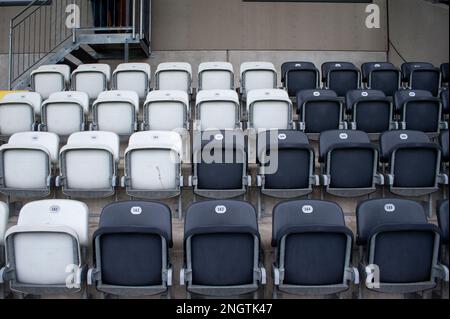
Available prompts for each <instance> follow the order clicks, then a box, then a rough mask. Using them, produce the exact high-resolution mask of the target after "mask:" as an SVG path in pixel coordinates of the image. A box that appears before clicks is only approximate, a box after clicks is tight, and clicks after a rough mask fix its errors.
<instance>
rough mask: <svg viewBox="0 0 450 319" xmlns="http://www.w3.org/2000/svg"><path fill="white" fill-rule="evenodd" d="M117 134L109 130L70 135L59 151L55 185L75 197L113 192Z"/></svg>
mask: <svg viewBox="0 0 450 319" xmlns="http://www.w3.org/2000/svg"><path fill="white" fill-rule="evenodd" d="M119 143H120V142H119V136H117V134H115V133H112V132H97V131H96V132H79V133H74V134H72V135H70V137H69V139H68V141H67V145H65V146H64V147H63V148H62V149H61V152H60V157H59V158H60V159H59V169H60V175H59V176H58V177H57V179H56V186H58V187H62V190H63V193H64V194H65V195H67V196H72V197H76V198H102V197H109V196H112V195H114V193H115V186H116V184H117V179H118V165H119V161H120V156H119Z"/></svg>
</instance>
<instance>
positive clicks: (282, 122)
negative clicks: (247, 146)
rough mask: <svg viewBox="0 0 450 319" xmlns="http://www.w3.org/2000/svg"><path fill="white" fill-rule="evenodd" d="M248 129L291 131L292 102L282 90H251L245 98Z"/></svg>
mask: <svg viewBox="0 0 450 319" xmlns="http://www.w3.org/2000/svg"><path fill="white" fill-rule="evenodd" d="M247 114H248V119H249V123H248V127H249V128H252V129H256V130H258V131H260V130H269V129H283V130H287V129H291V128H292V125H293V123H292V121H293V120H292V102H291V100H290V99H289V96H288V94H287V92H286V91H284V90H277V89H267V90H252V91H250V92H249V93H248V96H247Z"/></svg>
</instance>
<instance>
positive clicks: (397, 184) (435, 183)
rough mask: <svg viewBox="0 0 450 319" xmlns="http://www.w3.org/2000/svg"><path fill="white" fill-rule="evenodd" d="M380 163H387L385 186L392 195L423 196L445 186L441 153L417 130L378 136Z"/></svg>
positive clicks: (445, 179) (445, 178) (436, 146)
mask: <svg viewBox="0 0 450 319" xmlns="http://www.w3.org/2000/svg"><path fill="white" fill-rule="evenodd" d="M380 146H381V161H382V162H383V163H387V168H386V169H385V172H386V173H387V174H386V177H387V180H386V184H387V185H388V187H389V190H390V192H391V193H393V194H397V195H400V196H423V195H427V194H432V193H434V192H436V191H438V190H439V184H448V177H447V176H446V175H445V174H441V173H440V165H441V150H440V148H439V146H438V145H436V144H434V143H432V142H431V141H430V139H429V137H428V136H427V135H426V134H425V133H423V132H420V131H391V132H385V133H383V134H382V135H381V137H380Z"/></svg>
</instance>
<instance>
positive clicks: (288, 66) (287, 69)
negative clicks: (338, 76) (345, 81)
mask: <svg viewBox="0 0 450 319" xmlns="http://www.w3.org/2000/svg"><path fill="white" fill-rule="evenodd" d="M319 78H320V74H319V70H318V69H317V68H316V66H315V65H314V63H311V62H285V63H283V64H282V65H281V82H282V83H283V85H284V87H285V88H287V90H288V94H289V96H290V97H295V96H297V93H298V92H300V91H303V90H314V89H318V88H319V86H320V85H319V82H320V79H319Z"/></svg>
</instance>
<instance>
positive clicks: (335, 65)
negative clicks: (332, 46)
mask: <svg viewBox="0 0 450 319" xmlns="http://www.w3.org/2000/svg"><path fill="white" fill-rule="evenodd" d="M322 82H323V83H324V87H325V88H327V89H331V90H333V91H335V92H336V93H337V95H338V96H341V97H345V95H346V94H347V92H348V91H351V90H357V89H359V88H360V87H361V72H360V71H359V69H358V68H357V67H356V66H355V65H354V64H353V63H350V62H326V63H324V64H322Z"/></svg>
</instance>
